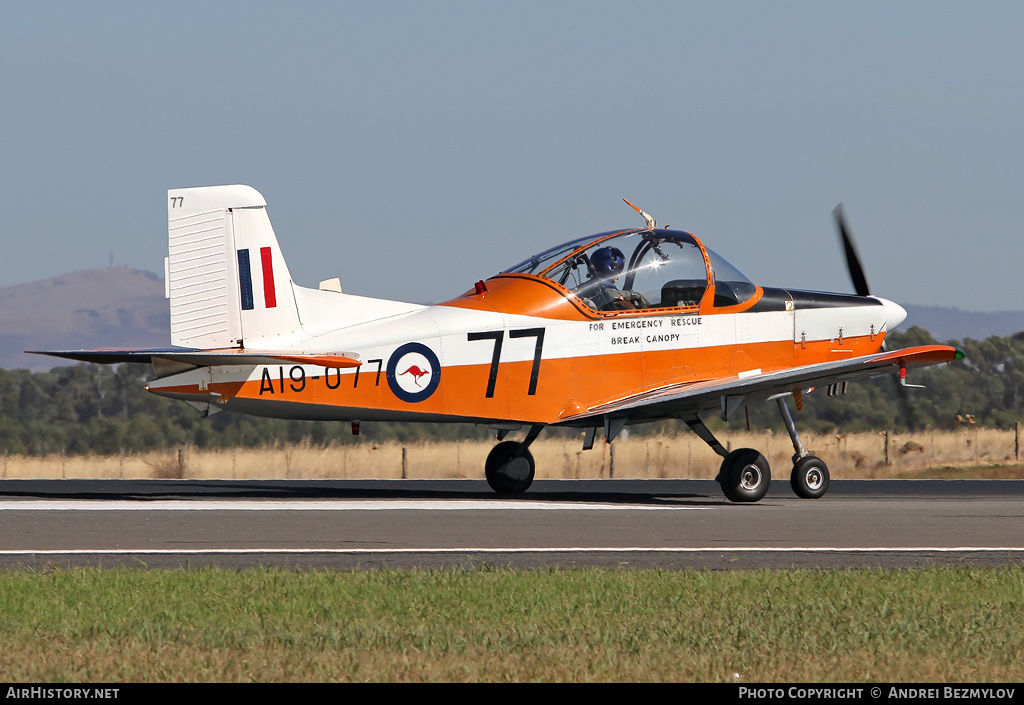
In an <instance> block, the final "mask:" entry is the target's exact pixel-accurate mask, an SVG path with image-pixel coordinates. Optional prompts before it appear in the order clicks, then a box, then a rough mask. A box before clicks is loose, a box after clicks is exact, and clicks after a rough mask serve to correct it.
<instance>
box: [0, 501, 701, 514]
mask: <svg viewBox="0 0 1024 705" xmlns="http://www.w3.org/2000/svg"><path fill="white" fill-rule="evenodd" d="M396 509H403V510H405V509H411V510H433V511H466V510H490V511H493V510H497V509H500V510H503V511H504V510H524V509H530V510H538V509H539V510H553V509H557V510H565V509H576V510H602V511H604V510H616V511H680V510H692V509H709V507H692V506H679V505H651V504H615V503H587V502H540V501H536V500H534V501H531V500H517V501H508V500H476V499H451V500H444V501H439V500H419V499H334V500H301V499H293V500H215V499H212V500H208V501H204V500H172V499H161V500H152V501H149V500H121V499H115V500H102V499H77V500H32V499H26V500H6V501H0V511H8V510H10V511H23V512H46V511H65V512H181V511H188V512H210V511H220V512H223V511H229V512H230V511H234V512H273V511H289V512H303V511H318V512H337V511H384V510H396Z"/></svg>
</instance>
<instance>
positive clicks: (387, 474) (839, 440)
mask: <svg viewBox="0 0 1024 705" xmlns="http://www.w3.org/2000/svg"><path fill="white" fill-rule="evenodd" d="M721 436H722V438H723V441H725V440H727V441H728V445H729V447H730V448H740V447H750V448H757V449H758V450H760V451H761V452H763V453H764V454H765V455H766V456H767V458H768V461H769V463H770V464H771V466H772V467H773V468H775V474H776V475H778V476H779V477H783V476H786V475H788V472H789V468H790V462H791V460H790V459H791V456H792V454H793V447H792V445H791V443H790V441H789V437H788V436H787V435H786V434H784V433H782V434H780V433H772V432H757V433H752V432H729V433H723V434H721ZM801 438H802V440H803V442H804V445H805V446H806V447H807V448H808V449H809V450H810V451H812V452H814V453H815V454H816V455H818V456H819V457H821V458H822V459H823V460H824V461H825V462H826V463H827V464H828V466H829V469H830V471H831V473H832V477H834V478H837V479H853V478H891V477H900V476H906V475H914V476H922V475H921V473H927V471H928V470H929V469H930V468H945V467H951V466H952V467H975V466H990V467H991V468H993V470H992V471H990V472H989V473H987V476H990V477H991V476H1000V472H1001V470H1000V468H1005V474H1003V475H1002V476H1005V477H1012V476H1019V468H1015V467H1013V466H1017V465H1019V461H1018V460H1017V458H1016V447H1015V436H1014V432H1013V431H1012V430H1010V431H1000V430H996V429H984V428H965V429H961V430H957V431H952V432H949V431H947V432H938V431H925V432H922V433H906V434H892V433H890V434H889V435H888V436H886V435H885V434H883V433H864V434H838V435H836V434H831V435H829V434H824V435H822V434H812V433H805V434H802V436H801ZM493 446H494V442H493V441H464V442H460V443H428V444H407V445H404V446H403V445H402V444H400V443H396V442H389V443H379V444H378V443H373V442H363V443H359V444H355V445H335V446H330V447H327V448H318V447H312V446H309V445H297V446H289V447H284V448H262V449H237V450H226V451H201V450H197V449H194V448H181V449H171V450H167V451H159V452H152V453H146V454H141V455H121V456H110V457H98V456H92V457H79V456H45V457H29V456H14V455H12V456H4V459H3V469H2V471H3V475H2V476H3V477H4V478H197V479H207V478H209V479H281V478H289V479H299V478H310V479H323V478H380V479H397V478H401V477H407V478H423V479H438V478H480V477H483V466H484V459H485V458H486V457H487V453H488V452H489V451H490V449H491V448H492V447H493ZM581 447H582V436H581V437H580V438H579V439H572V440H561V439H552V438H547V439H544V438H542V439H540V440H538V441H536V442H535V443H534V444H533V445H532V446H531V450H532V451H533V455H534V457H535V458H536V461H537V477H538V478H564V479H586V478H606V477H619V478H673V477H675V478H713V477H714V476H715V475H716V474H717V472H718V466H719V464H720V462H721V459H720V458H719V457H718V456H716V455H715V454H714V453H713V452H712V451H711V449H710V448H708V447H707V445H705V444H704V442H703V441H701V440H700V439H698V438H696V437H695V436H692V435H690V434H686V435H680V436H675V437H672V436H656V437H639V436H633V437H628V436H627V437H620V438H619V439H618V440H616V441H615V443H614V444H613V445H607V444H605V443H604V442H603V441H600V440H599V441H598V442H596V443H595V444H594V448H593V450H589V451H582V450H581ZM887 451H888V452H887Z"/></svg>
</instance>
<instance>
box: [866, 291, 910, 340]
mask: <svg viewBox="0 0 1024 705" xmlns="http://www.w3.org/2000/svg"><path fill="white" fill-rule="evenodd" d="M872 298H874V299H876V300H878V301H880V302H881V304H882V309H883V310H884V311H885V329H886V330H887V331H892V330H894V329H895V328H896V326H898V325H899V324H901V323H903V321H905V320H906V319H907V309H905V308H903V307H902V306H900V305H899V304H898V303H896V302H895V301H889V299H883V298H882V297H881V296H874V297H872Z"/></svg>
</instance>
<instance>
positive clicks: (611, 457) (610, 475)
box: [608, 443, 615, 479]
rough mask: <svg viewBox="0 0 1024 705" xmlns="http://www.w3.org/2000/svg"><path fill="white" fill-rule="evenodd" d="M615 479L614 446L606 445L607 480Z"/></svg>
mask: <svg viewBox="0 0 1024 705" xmlns="http://www.w3.org/2000/svg"><path fill="white" fill-rule="evenodd" d="M614 478H615V444H614V443H611V444H609V445H608V479H614Z"/></svg>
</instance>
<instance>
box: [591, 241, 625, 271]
mask: <svg viewBox="0 0 1024 705" xmlns="http://www.w3.org/2000/svg"><path fill="white" fill-rule="evenodd" d="M590 264H591V265H593V267H594V276H595V277H597V278H599V279H610V278H612V277H617V276H619V274H621V273H622V268H623V267H625V266H626V258H625V257H623V255H622V252H621V251H620V250H618V249H616V248H614V247H602V248H601V249H599V250H597V251H596V252H594V254H592V255H590Z"/></svg>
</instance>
